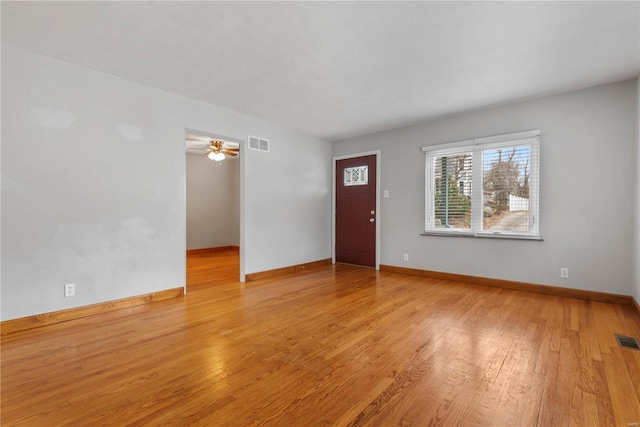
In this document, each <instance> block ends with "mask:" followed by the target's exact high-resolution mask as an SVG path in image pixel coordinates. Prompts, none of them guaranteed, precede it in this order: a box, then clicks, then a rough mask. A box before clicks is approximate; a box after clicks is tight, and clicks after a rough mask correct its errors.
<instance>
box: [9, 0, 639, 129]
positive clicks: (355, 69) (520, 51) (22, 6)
mask: <svg viewBox="0 0 640 427" xmlns="http://www.w3.org/2000/svg"><path fill="white" fill-rule="evenodd" d="M1 8H2V41H3V42H4V43H8V44H11V45H13V46H17V47H21V48H24V49H28V50H33V51H36V52H40V53H43V54H46V55H49V56H52V57H56V58H60V59H63V60H66V61H69V62H72V63H76V64H81V65H84V66H87V67H91V68H94V69H97V70H101V71H104V72H107V73H110V74H114V75H117V76H121V77H124V78H127V79H130V80H134V81H137V82H140V83H143V84H146V85H149V86H153V87H156V88H160V89H164V90H167V91H170V92H174V93H178V94H182V95H185V96H188V97H191V98H195V99H200V100H203V101H206V102H208V103H211V104H215V105H218V106H221V107H224V108H227V109H231V110H235V111H239V112H243V113H246V114H249V115H253V116H256V117H261V118H265V119H268V120H271V121H273V122H276V123H281V124H285V125H288V126H291V127H293V128H297V129H300V130H302V131H305V132H307V133H310V134H313V135H317V136H321V137H325V138H329V139H332V140H337V139H342V138H345V137H349V136H355V135H361V134H365V133H370V132H374V131H377V130H382V129H388V128H393V127H397V126H400V125H404V124H408V123H413V122H417V121H422V120H427V119H430V118H434V117H439V116H443V115H449V114H454V113H458V112H461V111H466V110H471V109H476V108H481V107H484V106H488V105H495V104H500V103H506V102H511V101H515V100H519V99H523V98H529V97H533V96H541V95H546V94H551V93H558V92H563V91H567V90H572V89H578V88H582V87H587V86H592V85H597V84H601V83H607V82H612V81H618V80H623V79H627V78H632V77H635V76H637V75H638V72H639V71H640V65H639V62H640V60H639V57H640V40H639V26H640V25H639V22H640V3H639V2H637V1H631V2H15V3H14V2H7V1H2V2H1Z"/></svg>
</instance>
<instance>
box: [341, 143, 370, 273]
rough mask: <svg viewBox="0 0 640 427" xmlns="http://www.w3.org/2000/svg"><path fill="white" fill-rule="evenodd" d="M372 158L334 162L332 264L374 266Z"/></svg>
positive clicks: (365, 157)
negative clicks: (334, 222)
mask: <svg viewBox="0 0 640 427" xmlns="http://www.w3.org/2000/svg"><path fill="white" fill-rule="evenodd" d="M376 221H377V212H376V156H375V155H371V156H364V157H356V158H352V159H344V160H338V161H337V162H336V262H343V263H347V264H356V265H363V266H367V267H375V266H376Z"/></svg>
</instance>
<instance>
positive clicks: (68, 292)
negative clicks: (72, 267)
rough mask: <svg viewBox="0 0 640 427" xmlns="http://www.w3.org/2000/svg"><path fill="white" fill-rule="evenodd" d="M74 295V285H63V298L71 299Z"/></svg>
mask: <svg viewBox="0 0 640 427" xmlns="http://www.w3.org/2000/svg"><path fill="white" fill-rule="evenodd" d="M75 294H76V284H75V283H67V284H66V285H64V296H65V297H72V296H74V295H75Z"/></svg>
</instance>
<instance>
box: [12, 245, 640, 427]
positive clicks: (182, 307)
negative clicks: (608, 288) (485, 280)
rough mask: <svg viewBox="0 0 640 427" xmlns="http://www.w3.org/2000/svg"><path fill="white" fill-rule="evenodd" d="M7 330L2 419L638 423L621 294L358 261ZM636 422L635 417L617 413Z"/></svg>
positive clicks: (226, 261) (629, 320) (217, 256)
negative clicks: (606, 296) (466, 278)
mask: <svg viewBox="0 0 640 427" xmlns="http://www.w3.org/2000/svg"><path fill="white" fill-rule="evenodd" d="M238 271H239V265H238V253H237V251H227V252H224V251H222V252H217V253H209V254H197V255H194V256H189V257H188V258H187V293H186V294H185V296H184V297H183V298H179V299H175V300H167V301H160V302H156V303H152V304H148V305H145V306H139V307H131V308H127V309H123V310H119V311H114V312H109V313H104V314H100V315H97V316H92V317H87V318H83V319H77V320H73V321H69V322H65V323H60V324H56V325H50V326H45V327H42V328H38V329H33V330H28V331H23V332H18V333H14V334H8V335H5V336H2V338H1V340H2V341H1V343H0V344H1V349H0V351H1V360H0V363H1V366H0V368H1V371H0V376H1V378H0V379H1V380H2V382H1V384H0V388H1V390H0V391H1V398H2V399H1V402H0V410H1V412H0V424H2V425H3V426H5V425H6V426H28V427H31V426H36V427H40V426H79V425H132V426H146V425H167V426H184V425H201V426H278V425H282V426H293V427H296V426H335V425H344V426H347V425H352V426H369V425H371V426H374V425H378V426H396V425H397V426H405V427H406V426H428V425H433V426H438V425H440V426H458V425H460V426H463V425H464V426H492V425H493V426H504V425H509V426H512V425H513V426H517V425H520V426H539V427H545V426H550V427H555V426H562V425H584V426H591V425H593V426H610V425H623V426H626V425H633V423H634V422H639V421H640V420H638V418H639V417H640V414H639V413H638V412H639V408H640V398H639V396H640V352H638V351H634V350H630V349H624V348H620V347H618V346H617V343H616V341H615V339H614V334H615V333H623V334H625V335H630V336H640V319H639V318H638V317H639V316H638V315H637V313H636V312H635V311H633V310H630V309H629V307H626V306H618V305H614V304H607V303H600V302H597V303H596V302H589V301H584V300H577V299H572V298H562V297H557V296H550V295H542V294H532V293H527V292H521V291H516V290H509V289H499V288H489V287H483V286H479V285H474V284H468V283H455V282H451V281H447V280H439V279H429V278H424V277H419V276H405V275H402V274H396V273H391V272H378V271H375V270H369V269H360V268H356V267H352V266H342V265H338V266H333V267H332V268H330V269H324V270H319V271H313V272H309V273H307V274H304V275H299V276H290V277H282V278H271V279H264V280H259V281H255V282H251V283H249V284H242V283H240V282H238V279H237V278H238ZM629 423H631V424H629Z"/></svg>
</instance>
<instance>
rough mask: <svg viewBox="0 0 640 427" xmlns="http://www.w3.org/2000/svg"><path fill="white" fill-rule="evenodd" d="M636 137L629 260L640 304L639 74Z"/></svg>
mask: <svg viewBox="0 0 640 427" xmlns="http://www.w3.org/2000/svg"><path fill="white" fill-rule="evenodd" d="M636 139H637V144H636V162H635V165H636V184H635V190H636V191H635V199H636V200H635V212H634V224H635V229H634V236H635V237H634V246H633V253H632V259H631V262H632V263H633V266H632V267H633V289H632V295H633V297H634V298H635V300H636V305H638V306H640V75H638V77H637V78H636Z"/></svg>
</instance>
